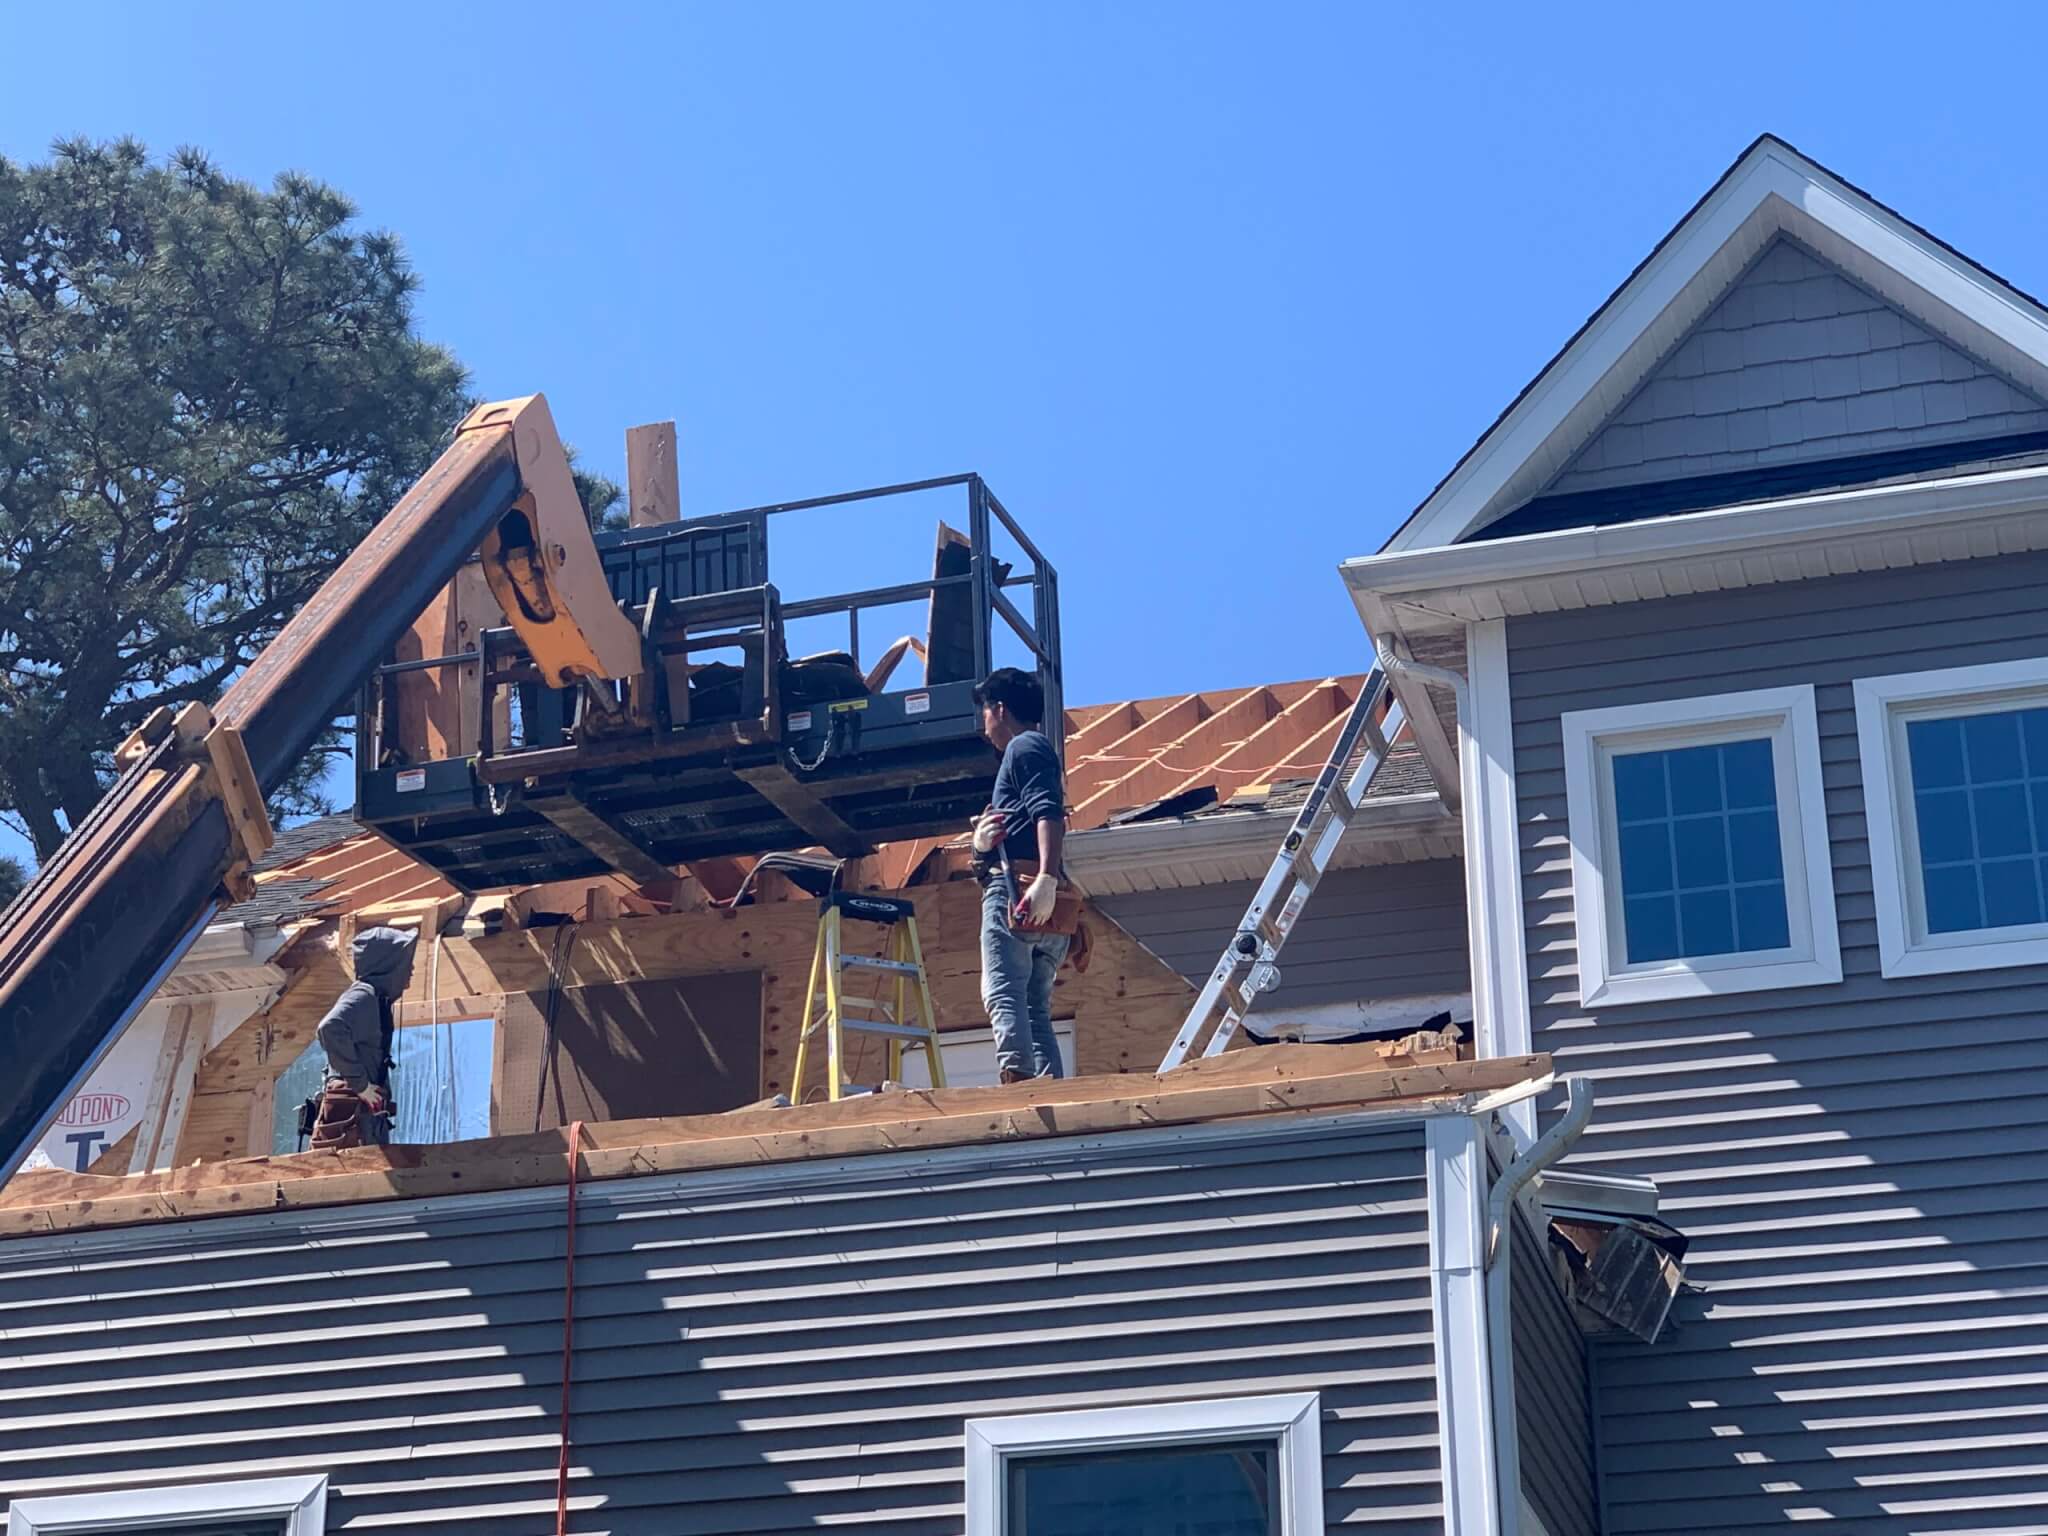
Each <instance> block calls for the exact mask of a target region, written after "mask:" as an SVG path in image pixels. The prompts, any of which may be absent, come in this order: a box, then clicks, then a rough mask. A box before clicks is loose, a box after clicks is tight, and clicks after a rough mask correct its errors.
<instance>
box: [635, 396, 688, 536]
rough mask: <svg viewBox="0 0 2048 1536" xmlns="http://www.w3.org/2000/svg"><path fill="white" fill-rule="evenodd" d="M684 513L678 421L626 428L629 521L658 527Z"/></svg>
mask: <svg viewBox="0 0 2048 1536" xmlns="http://www.w3.org/2000/svg"><path fill="white" fill-rule="evenodd" d="M682 515H683V490H682V474H681V471H680V470H679V469H678V468H677V464H676V424H675V423H674V422H672V421H655V422H649V423H648V424H647V425H646V426H644V427H628V428H626V521H627V526H628V527H632V528H655V527H659V526H660V525H661V524H663V523H673V522H677V521H679V520H680V519H681V518H682Z"/></svg>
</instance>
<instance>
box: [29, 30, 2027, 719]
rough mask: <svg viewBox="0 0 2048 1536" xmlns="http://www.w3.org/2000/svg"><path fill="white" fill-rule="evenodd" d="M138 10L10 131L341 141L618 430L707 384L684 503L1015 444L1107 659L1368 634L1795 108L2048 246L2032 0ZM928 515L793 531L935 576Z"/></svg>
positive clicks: (384, 207)
mask: <svg viewBox="0 0 2048 1536" xmlns="http://www.w3.org/2000/svg"><path fill="white" fill-rule="evenodd" d="M117 14H118V22H117V24H115V25H112V26H109V27H108V28H106V29H104V35H103V36H100V37H97V38H95V39H94V41H93V42H92V44H91V47H90V49H89V51H86V50H82V49H81V43H80V38H79V35H78V33H77V30H76V27H75V24H74V23H73V22H72V21H71V20H69V19H67V18H66V17H65V16H64V15H62V14H60V13H59V11H57V10H55V9H52V8H50V7H38V8H29V7H24V6H16V7H11V8H9V11H8V14H7V17H6V21H5V27H4V35H5V49H6V52H7V54H8V55H9V56H10V58H11V59H12V60H13V61H14V62H15V64H16V66H17V67H15V68H11V69H10V70H9V72H8V85H7V89H6V91H5V92H4V93H0V153H5V154H7V155H9V156H11V157H15V158H34V157H37V156H38V155H40V154H41V152H42V151H43V149H44V148H45V146H46V145H47V144H48V142H49V141H50V140H51V139H53V138H55V137H57V136H60V135H70V134H85V135H92V136H102V137H110V136H114V135H118V134H124V133H125V134H133V135H135V136H137V137H139V138H141V139H143V140H144V141H145V142H147V143H148V144H149V145H151V146H152V148H155V149H158V150H168V149H170V148H171V147H173V146H175V145H178V144H193V145H198V146H200V147H203V148H205V149H207V150H209V151H210V152H212V153H213V154H214V155H215V156H216V157H217V158H218V159H219V160H220V161H221V162H222V163H223V164H224V165H225V166H226V167H227V168H228V169H230V170H232V171H234V172H235V173H237V174H240V175H243V176H247V177H250V178H253V179H256V180H259V181H267V180H268V179H269V178H270V177H271V176H272V175H274V174H275V173H276V172H277V171H279V170H281V169H285V168H294V169H299V170H304V171H307V172H310V173H313V174H315V175H318V176H320V177H322V178H324V179H326V180H328V181H329V182H331V183H333V184H334V185H336V186H337V187H339V188H341V189H342V190H343V191H345V192H346V193H347V194H348V195H349V196H350V197H352V198H353V199H354V200H355V201H356V202H357V203H358V204H359V205H360V206H361V209H362V212H363V218H364V221H365V222H366V223H368V224H373V225H378V226H382V227H385V228H389V229H391V230H393V231H395V232H397V233H398V234H399V235H400V236H401V237H402V238H403V240H404V242H405V244H406V246H407V248H408V250H409V251H410V253H411V256H412V259H413V262H414V264H415V266H416V267H417V269H418V271H419V273H420V275H421V277H422V279H423V282H424V285H425V286H424V291H423V293H422V296H421V301H420V306H419V315H420V323H421V328H422V330H423V331H424V333H425V334H426V335H428V336H430V337H432V338H433V339H435V340H437V341H440V342H443V343H445V344H447V345H448V346H450V347H451V348H452V349H453V350H454V351H455V352H456V353H457V354H458V355H459V356H460V357H461V358H462V359H463V361H464V362H465V363H466V364H467V365H468V366H469V367H470V368H471V370H472V371H473V373H474V375H475V380H476V384H477V386H478V388H479V389H480V390H482V391H483V392H484V393H485V394H488V395H510V394H522V393H527V392H529V391H532V390H543V391H545V392H546V393H547V394H548V396H549V399H550V401H551V402H552V404H553V406H554V409H555V413H556V417H557V420H558V422H559V423H560V424H561V426H562V428H563V430H564V434H565V435H566V436H567V437H569V438H570V439H571V440H572V441H574V442H575V443H576V444H577V445H578V446H579V447H580V449H581V451H582V453H583V456H584V458H585V459H586V461H588V462H589V463H590V464H591V465H592V466H593V467H596V468H600V469H607V470H610V471H612V472H614V473H617V472H619V471H621V470H622V469H623V456H624V455H623V446H622V438H623V432H624V429H625V428H626V427H627V426H629V425H631V424H633V423H636V422H642V421H651V420H657V419H662V418H669V417H673V418H675V419H676V420H678V421H679V422H680V424H681V440H682V450H681V458H682V481H683V502H684V510H685V512H686V514H688V513H698V512H709V511H714V510H718V509H720V508H724V507H730V506H740V505H748V504H753V503H758V502H762V501H769V500H778V499H784V498H791V497H799V496H807V495H815V494H820V493H824V492H829V491H833V490H839V489H845V488H850V487H854V486H859V485H866V484H876V483H885V482H892V481H897V480H904V479H911V478H917V477H922V476H927V475H934V474H944V473H951V472H955V471H958V470H964V469H978V470H980V471H981V472H982V473H984V474H985V475H987V476H988V477H989V480H990V482H991V484H992V485H993V486H994V487H995V488H996V490H997V492H998V494H999V495H1001V496H1002V498H1003V499H1004V501H1005V502H1006V503H1007V504H1008V505H1009V506H1010V507H1011V509H1012V510H1013V511H1015V512H1016V513H1017V514H1018V516H1019V517H1020V519H1021V520H1022V521H1023V522H1024V523H1025V525H1026V527H1027V528H1028V529H1029V530H1030V531H1031V532H1032V534H1033V535H1034V536H1035V537H1036V538H1037V539H1038V540H1039V541H1040V543H1041V544H1042V546H1043V547H1044V548H1045V549H1046V551H1047V553H1048V554H1049V555H1050V557H1051V558H1052V559H1053V560H1054V562H1055V563H1056V564H1057V565H1058V566H1059V567H1060V571H1061V578H1062V588H1063V600H1064V608H1065V612H1064V620H1065V632H1066V651H1067V658H1066V659H1067V668H1068V678H1069V683H1068V697H1069V699H1070V700H1071V701H1074V702H1087V701H1092V700H1102V699H1110V698H1124V697H1132V696H1140V695H1148V694H1162V693H1172V692H1177V691H1186V690H1190V689H1196V688H1205V687H1219V688H1220V687H1226V686H1234V685H1242V684H1249V683H1255V682H1260V681H1270V680H1280V679H1290V678H1298V677H1308V676H1320V675H1325V674H1328V673H1332V672H1339V671H1346V670H1354V669H1360V668H1362V667H1363V665H1364V663H1365V658H1366V651H1365V640H1364V635H1363V633H1362V631H1361V630H1360V628H1359V626H1358V623H1357V620H1356V618H1355V617H1354V616H1353V615H1352V612H1351V610H1350V607H1349V605H1348V603H1347V602H1346V600H1345V598H1344V596H1343V593H1342V590H1341V587H1340V585H1339V582H1338V580H1337V577H1336V575H1335V566H1336V564H1337V562H1338V561H1339V560H1340V559H1342V558H1343V557H1345V556H1347V555H1353V554H1358V553H1362V552H1366V551H1370V550H1372V549H1374V548H1376V547H1377V546H1378V545H1379V544H1380V543H1381V542H1382V541H1383V540H1384V538H1385V537H1386V535H1387V534H1388V533H1389V532H1390V531H1391V530H1392V528H1393V527H1394V526H1395V525H1396V524H1398V522H1399V521H1400V520H1401V518H1402V517H1404V516H1405V515H1406V514H1407V512H1408V511H1409V510H1411V509H1412V508H1413V507H1414V505H1415V504H1416V502H1417V501H1419V500H1420V499H1421V498H1422V497H1423V496H1424V495H1426V494H1427V493H1428V491H1429V489H1430V488H1431V486H1432V485H1434V484H1435V482H1436V481H1437V479H1438V478H1439V477H1440V476H1441V475H1442V474H1443V473H1444V471H1445V470H1447V469H1448V468H1449V467H1450V465H1451V464H1452V463H1453V462H1455V460H1456V459H1457V457H1458V456H1459V454H1461V453H1462V452H1463V451H1464V450H1465V448H1466V447H1468V446H1469V445H1470V444H1471V442H1472V440H1473V439H1474V437H1475V436H1477V434H1478V433H1479V432H1480V431H1481V430H1482V429H1483V428H1484V427H1485V426H1486V425H1487V423H1488V422H1490V421H1491V420H1492V419H1493V417H1494V415H1495V414H1496V413H1497V412H1498V411H1499V410H1500V408H1501V407H1502V406H1503V405H1504V404H1505V403H1506V402H1507V401H1508V399H1510V398H1511V397H1512V396H1513V394H1514V393H1515V392H1516V391H1517V390H1518V389H1519V388H1520V387H1521V386H1522V384H1523V383H1525V382H1526V381H1527V379H1528V378H1529V377H1530V375H1531V374H1532V373H1533V372H1534V371H1535V370H1536V369H1537V368H1538V367H1540V366H1541V364H1542V363H1543V362H1544V361H1545V360H1546V359H1547V358H1548V357H1549V356H1550V354H1551V353H1552V352H1553V351H1555V349H1556V348H1557V347H1558V345H1559V344H1560V343H1561V342H1562V341H1563V340H1564V339H1565V338H1566V337H1567V336H1568V335H1569V334H1570V333H1571V331H1572V330H1573V329H1574V328H1575V327H1576V326H1577V325H1578V324H1579V323H1580V321H1582V320H1583V319H1584V318H1585V316H1586V315H1587V314H1588V312H1590V311H1591V310H1592V309H1593V308H1594V307H1595V306H1596V305H1597V304H1598V303H1599V302H1600V300H1601V299H1602V298H1604V297H1605V296H1606V294H1607V293H1608V292H1609V291H1611V289H1612V288H1613V287H1614V286H1615V284H1616V283H1617V282H1619V281H1620V280H1621V279H1622V278H1623V277H1624V276H1625V275H1626V274H1627V273H1628V271H1629V269H1630V268H1631V267H1632V266H1633V265H1634V264H1635V263H1636V262H1637V261H1638V260H1639V259H1640V258H1641V257H1642V256H1643V255H1644V254H1645V253H1646V252H1647V251H1648V249H1649V248H1650V246H1651V245H1652V244H1653V243H1654V242H1655V241H1656V240H1657V239H1658V238H1659V237H1660V236H1661V235H1662V234H1663V233H1664V232H1665V231H1666V230H1667V229H1668V228H1669V227H1670V226H1671V224H1672V223H1674V222H1675V221H1676V220H1677V219H1678V217H1679V216H1680V215H1682V214H1683V213H1684V211H1685V210H1686V208H1687V207H1689V206H1690V205H1691V203H1692V202H1693V200H1694V199H1695V198H1697V197H1698V196H1699V194H1700V193H1701V192H1703V191H1704V190H1705V189H1706V187H1707V186H1708V185H1709V183H1711V182H1712V180H1713V179H1714V178H1715V177H1716V176H1717V175H1718V174H1719V173H1720V172H1721V171H1722V170H1723V169H1724V168H1725V167H1726V165H1727V164H1728V163H1729V161H1731V160H1732V159H1733V158H1734V157H1735V156H1736V154H1737V153H1738V152H1739V151H1740V150H1741V149H1742V148H1743V147H1744V146H1745V145H1746V144H1747V143H1748V142H1749V141H1750V140H1751V139H1752V138H1754V137H1755V136H1756V135H1757V134H1758V133H1759V132H1761V131H1763V130H1765V129H1769V130H1771V131H1774V132H1776V133H1778V134H1780V135H1781V136H1783V137H1785V138H1788V139H1790V140H1791V141H1792V142H1793V143H1794V144H1796V145H1798V146H1799V147H1800V148H1801V149H1804V150H1805V151H1807V152H1808V153H1809V154H1812V155H1814V156H1816V157H1817V158H1819V159H1821V160H1822V161H1824V162H1825V163H1827V164H1829V165H1830V166H1831V167H1833V168H1834V169H1836V170H1837V171H1839V172H1840V173H1842V174H1843V175H1845V176H1847V177H1848V178H1849V179H1850V180H1852V181H1854V182H1857V183H1858V184H1860V185H1862V186H1864V187H1866V188H1868V189H1869V190H1871V191H1872V192H1874V193H1876V194H1877V195H1878V196H1879V197H1881V198H1883V199H1884V200H1886V201H1887V202H1889V203H1891V204H1892V205H1893V206H1895V207H1897V208H1899V209H1900V210H1901V211H1903V212H1904V213H1906V214H1907V215H1908V216H1909V217H1911V218H1913V219H1915V220H1917V221H1918V222H1920V223H1922V224H1925V225H1927V226H1928V227H1930V228H1932V229H1933V230H1934V231H1935V232H1936V233H1938V234H1940V235H1942V236H1943V237H1944V238H1946V239H1948V240H1949V241H1951V242H1952V243H1954V244H1956V245H1958V246H1960V247H1961V248H1963V249H1964V250H1965V251H1968V252H1969V253H1971V254H1972V255H1974V256H1976V257H1978V258H1979V259H1980V260H1982V261H1984V262H1985V263H1986V264H1987V265H1989V266H1991V267H1993V268H1994V269H1996V270H1998V271H2000V272H2002V273H2004V274H2005V275H2007V276H2009V277H2011V278H2012V279H2013V280H2015V281H2017V282H2018V283H2020V284H2021V285H2022V286H2024V287H2028V288H2030V289H2032V290H2033V291H2036V292H2041V291H2044V290H2048V242H2044V238H2043V237H2044V233H2048V230H2044V224H2048V200H2044V199H2043V198H2042V196H2041V195H2040V172H2039V164H2040V160H2041V147H2042V139H2043V130H2042V128H2041V126H2040V119H2039V113H2038V110H2037V108H2036V106H2035V105H2034V103H2035V102H2036V101H2037V99H2038V94H2039V92H2038V81H2037V77H2036V74H2035V71H2034V68H2033V65H2032V62H2031V61H2033V60H2035V59H2037V58H2038V56H2039V44H2040V43H2041V41H2042V40H2043V32H2044V26H2043V24H2042V23H2041V22H2039V21H2036V20H2034V19H2033V18H2032V16H2031V14H2030V13H2029V12H2027V11H2025V10H2021V9H2017V8H2015V9H2013V10H2011V11H2010V12H2008V13H2006V14H2004V15H2003V16H2001V15H1999V14H1998V13H1996V12H1990V11H1984V10H1977V9H1973V10H1972V11H1971V12H1969V14H1968V18H1967V21H1965V20H1964V19H1963V17H1962V13H1940V12H1930V11H1928V10H1927V9H1926V8H1925V7H1919V6H1916V7H1911V8H1908V7H1906V6H1882V5H1865V6H1857V7H1853V8H1852V7H1847V6H1841V7H1835V6H1819V5H1815V6H1805V7H1786V6H1769V7H1764V6H1754V7H1744V6H1722V7H1717V8H1714V9H1713V10H1711V11H1700V10H1698V9H1684V8H1665V7H1641V6H1628V7H1621V6H1615V7H1578V8H1566V7H1531V6H1518V7H1512V8H1507V7H1502V8H1489V7H1430V8H1423V7H1413V8H1408V9H1406V10H1399V9H1396V8H1393V7H1381V6H1370V5H1365V4H1358V5H1333V6H1320V5H1266V6H1256V7H1254V6H1244V5H1236V6H1225V5H1217V4H1173V5H1139V4H1124V5H1112V6H1103V5H1085V6H1084V5H1062V4H1032V5H1029V6H1012V7H995V6H958V5H919V4H881V5H868V6H856V5H850V4H835V5H823V4H819V5H767V4H744V5H742V4H732V5H665V4H642V5H628V4H602V3H597V4H584V5H580V6H574V7H571V6H565V5H560V4H552V5H540V4H526V3H520V0H501V3H500V4H497V5H493V6H490V7H487V8H485V9H483V10H478V9H476V8H474V7H457V6H453V5H446V4H440V5H436V4H418V3H414V4H410V5H405V6H394V5H382V4H377V3H352V4H347V5H342V4H334V3H302V4H292V5H276V4H262V5H255V4H248V5H244V4H221V3H215V4H208V5H200V6H189V7H172V6H148V7H145V6H141V5H132V6H127V7H123V8H120V9H119V10H118V13H117ZM1945 18H1949V19H1945ZM95 30H102V29H95ZM37 59H45V60H48V61H49V63H50V67H31V68H26V69H24V68H20V67H18V66H19V65H20V63H21V62H22V61H34V60H37ZM930 513H931V509H929V508H921V509H919V510H918V512H917V514H916V516H915V517H914V518H911V519H910V520H908V521H903V520H899V524H900V526H898V525H894V524H892V525H891V526H890V527H889V528H887V529H886V530H883V532H885V533H886V535H887V538H886V539H883V540H881V541H879V542H877V541H874V540H869V539H867V538H865V537H864V536H863V535H862V532H861V530H857V529H851V528H849V526H848V525H847V524H846V523H844V522H839V523H837V524H835V523H833V522H832V521H829V520H821V521H818V522H813V523H811V524H808V525H806V536H805V537H804V538H802V539H797V538H795V537H794V535H793V534H792V535H790V536H787V537H785V538H784V541H783V542H781V543H779V544H778V545H777V546H776V550H775V562H776V570H775V574H776V577H777V579H778V581H779V582H780V584H781V585H782V586H783V589H784V591H785V593H786V594H791V593H795V594H801V593H805V592H815V591H818V590H820V589H821V588H823V589H829V588H834V587H837V586H840V585H841V584H843V583H845V582H846V581H848V580H849V579H852V580H861V581H864V580H866V579H868V578H869V577H870V576H872V577H873V578H874V579H877V580H881V579H901V578H902V577H903V576H906V575H914V574H916V573H917V570H918V567H919V566H920V565H921V564H922V563H923V562H924V561H925V560H928V558H929V555H928V552H927V551H928V548H929V538H930V532H929V529H930V520H931V516H930ZM912 523H914V524H915V525H916V526H915V527H912V526H911V524H912ZM782 533H783V530H778V534H779V535H781V534H782ZM849 535H853V537H851V538H849ZM899 550H900V551H901V553H900V554H899V553H898V551H899Z"/></svg>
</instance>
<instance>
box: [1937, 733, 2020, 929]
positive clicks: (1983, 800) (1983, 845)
mask: <svg viewBox="0 0 2048 1536" xmlns="http://www.w3.org/2000/svg"><path fill="white" fill-rule="evenodd" d="M1906 751H1907V756H1908V757H1909V759H1910V761H1911V765H1912V770H1913V822H1914V828H1915V830H1916V832H1917V833H1918V836H1919V842H1920V888H1921V896H1922V899H1923V902H1924V905H1925V908H1926V913H1927V931H1928V932H1929V933H1930V934H1937V933H1967V932H1970V931H1972V930H1975V929H1981V928H2018V927H2025V926H2027V925H2030V924H2034V923H2039V922H2042V921H2044V920H2048V891H2044V881H2048V708H2039V709H2006V710H1999V711H1997V712H1995V713H1992V714H1983V715H1958V716H1954V717H1951V718H1949V719H1946V720H1909V721H1908V722H1907V723H1906Z"/></svg>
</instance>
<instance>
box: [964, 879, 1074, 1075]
mask: <svg viewBox="0 0 2048 1536" xmlns="http://www.w3.org/2000/svg"><path fill="white" fill-rule="evenodd" d="M1004 902H1005V885H1004V882H1003V881H1001V880H991V881H990V882H989V883H988V885H987V886H986V887H985V888H984V889H983V890H982V893H981V1006H982V1007H983V1008H985V1009H986V1010H987V1011H988V1022H989V1024H990V1026H991V1027H992V1028H993V1029H994V1030H995V1035H996V1070H997V1071H998V1072H1021V1073H1023V1074H1024V1076H1026V1077H1062V1076H1064V1075H1065V1074H1064V1073H1063V1072H1061V1070H1060V1042H1059V1038H1058V1037H1057V1036H1056V1035H1054V1034H1053V1029H1052V980H1053V977H1054V976H1055V975H1056V974H1057V973H1058V971H1059V968H1060V962H1061V961H1062V960H1064V959H1066V958H1067V945H1068V944H1069V943H1070V942H1071V940H1072V935H1070V934H1065V933H1034V932H1032V931H1031V930H1030V929H1013V928H1011V927H1010V923H1009V914H1008V912H1007V911H1006V910H1005V908H1004Z"/></svg>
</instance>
